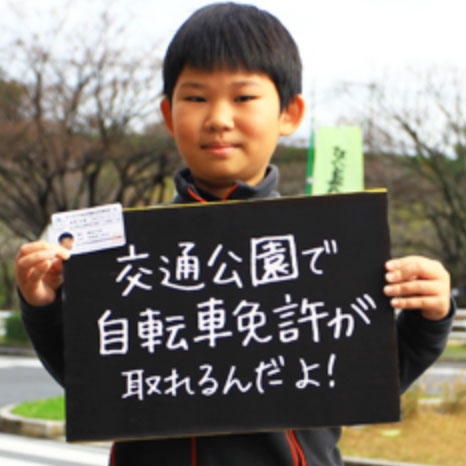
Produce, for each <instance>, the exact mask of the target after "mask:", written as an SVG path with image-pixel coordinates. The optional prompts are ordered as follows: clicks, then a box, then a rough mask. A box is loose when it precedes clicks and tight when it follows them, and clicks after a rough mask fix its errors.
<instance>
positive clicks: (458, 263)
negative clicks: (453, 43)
mask: <svg viewBox="0 0 466 466" xmlns="http://www.w3.org/2000/svg"><path fill="white" fill-rule="evenodd" d="M463 76H464V70H458V69H441V70H431V71H430V72H428V73H424V74H422V75H419V74H418V75H417V76H416V79H413V77H412V76H411V77H408V78H406V79H405V80H400V79H399V80H398V82H399V83H400V82H403V83H404V86H405V87H404V89H403V90H402V91H401V90H400V86H399V85H398V86H389V85H388V84H386V83H385V84H378V85H377V88H376V90H375V91H374V94H373V98H374V99H375V108H376V113H375V114H374V117H373V119H372V126H371V127H372V128H373V131H375V134H374V137H375V138H376V139H375V141H374V140H373V141H372V145H373V146H374V147H375V148H376V151H377V152H379V153H392V154H398V155H399V156H401V157H400V161H401V163H402V164H403V166H404V167H405V168H406V169H407V170H409V171H408V172H407V173H410V180H411V185H409V184H407V185H406V182H407V178H406V177H404V183H405V185H404V188H403V193H402V196H403V200H404V202H405V206H409V209H410V212H411V214H412V215H413V216H417V218H420V217H421V216H423V217H424V218H425V219H427V220H428V221H429V224H430V227H431V231H433V232H434V233H435V239H436V241H435V243H431V250H432V253H433V255H435V256H437V257H438V258H439V259H441V260H442V261H443V262H444V263H445V264H446V266H447V267H448V269H449V270H450V271H451V273H452V277H453V283H454V285H456V286H459V287H461V286H463V287H464V285H465V284H466V119H465V116H466V100H465V99H466V86H465V83H464V79H463ZM368 117H369V116H366V118H368ZM408 181H409V179H408ZM408 228H409V226H408ZM424 239H425V237H424ZM421 241H422V240H421ZM432 245H434V246H435V247H432Z"/></svg>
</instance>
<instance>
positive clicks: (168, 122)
mask: <svg viewBox="0 0 466 466" xmlns="http://www.w3.org/2000/svg"><path fill="white" fill-rule="evenodd" d="M160 110H162V115H163V121H164V122H165V126H166V127H167V129H168V132H169V133H170V134H171V135H172V136H173V133H174V131H173V118H172V108H171V105H170V101H169V100H168V99H167V98H166V97H165V98H164V99H163V100H162V102H160Z"/></svg>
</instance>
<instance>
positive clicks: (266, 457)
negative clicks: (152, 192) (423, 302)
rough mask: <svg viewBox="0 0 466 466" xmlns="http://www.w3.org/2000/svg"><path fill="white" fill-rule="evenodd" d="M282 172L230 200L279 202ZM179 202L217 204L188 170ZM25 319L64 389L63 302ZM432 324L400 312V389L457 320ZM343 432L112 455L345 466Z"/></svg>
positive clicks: (190, 442)
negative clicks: (341, 449) (273, 199)
mask: <svg viewBox="0 0 466 466" xmlns="http://www.w3.org/2000/svg"><path fill="white" fill-rule="evenodd" d="M277 183H278V170H277V169H276V168H275V167H273V166H271V167H269V169H268V172H267V176H266V177H265V179H264V181H263V182H262V183H261V184H260V185H258V186H249V185H246V184H244V183H238V184H237V185H235V187H234V188H232V190H230V192H229V193H228V199H251V198H265V197H278V193H277V192H276V191H275V189H276V186H277ZM175 185H176V189H177V195H176V198H175V202H176V203H191V202H209V201H213V200H218V199H216V198H214V197H213V196H211V195H209V194H207V193H205V192H202V191H200V190H199V189H197V187H196V186H195V185H194V183H193V180H192V177H191V174H190V172H189V170H188V169H184V170H181V171H180V172H178V173H177V174H176V176H175ZM21 306H22V310H23V320H24V323H25V326H26V329H27V331H28V333H29V335H30V336H31V339H32V341H33V343H34V346H35V348H36V350H37V353H38V355H39V357H40V359H41V360H42V362H43V364H44V366H45V367H46V368H47V370H48V371H49V372H50V373H51V374H52V375H53V376H54V377H55V379H56V380H57V381H58V382H59V383H60V384H62V385H63V379H64V360H63V338H62V315H61V300H60V297H59V298H58V299H57V301H56V302H55V303H53V304H51V305H50V306H47V307H44V308H32V307H30V306H28V305H27V304H26V303H25V302H24V301H23V300H21ZM453 314H454V310H453V304H452V310H451V312H450V315H449V316H448V317H447V318H445V319H444V320H442V321H437V322H434V321H429V320H426V319H424V318H423V317H422V316H421V314H420V313H419V312H416V311H411V312H401V313H400V315H399V317H398V320H397V332H398V346H399V365H400V386H401V389H402V391H404V390H406V389H407V387H408V386H409V385H410V384H411V383H412V382H413V381H414V380H415V379H416V378H417V377H419V375H421V374H422V372H424V370H425V369H427V368H428V367H429V366H430V365H431V364H432V363H433V362H434V361H435V360H436V359H437V357H438V356H439V355H440V354H441V352H442V351H443V348H444V346H445V344H446V341H447V336H448V332H449V329H450V326H451V324H452V319H453ZM340 435H341V429H340V428H338V427H335V428H325V429H309V430H288V431H285V432H268V433H254V434H243V435H218V436H212V437H197V438H181V439H166V440H142V441H131V442H124V441H121V442H117V443H115V444H114V447H113V449H112V455H111V460H110V461H111V464H112V465H116V466H122V465H125V466H146V465H151V466H153V465H157V466H172V465H173V466H184V465H186V466H194V465H199V466H233V465H235V466H266V465H267V466H273V465H277V466H288V465H289V466H292V465H294V466H304V465H308V466H330V465H332V466H333V465H335V466H336V465H341V464H342V460H341V456H340V453H339V450H338V448H337V442H338V440H339V438H340Z"/></svg>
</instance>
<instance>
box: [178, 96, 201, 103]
mask: <svg viewBox="0 0 466 466" xmlns="http://www.w3.org/2000/svg"><path fill="white" fill-rule="evenodd" d="M183 100H186V101H187V102H205V101H206V99H205V97H201V96H200V95H188V96H186V97H184V99H183Z"/></svg>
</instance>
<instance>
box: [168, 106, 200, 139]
mask: <svg viewBox="0 0 466 466" xmlns="http://www.w3.org/2000/svg"><path fill="white" fill-rule="evenodd" d="M173 116H174V118H173V130H174V133H175V137H176V139H177V140H181V139H190V138H192V137H193V136H194V135H195V134H197V132H198V130H197V126H198V125H197V119H196V118H195V116H193V115H192V114H191V113H190V114H188V113H187V112H183V111H182V110H181V109H180V110H178V111H176V112H175V113H174V115H173Z"/></svg>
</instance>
